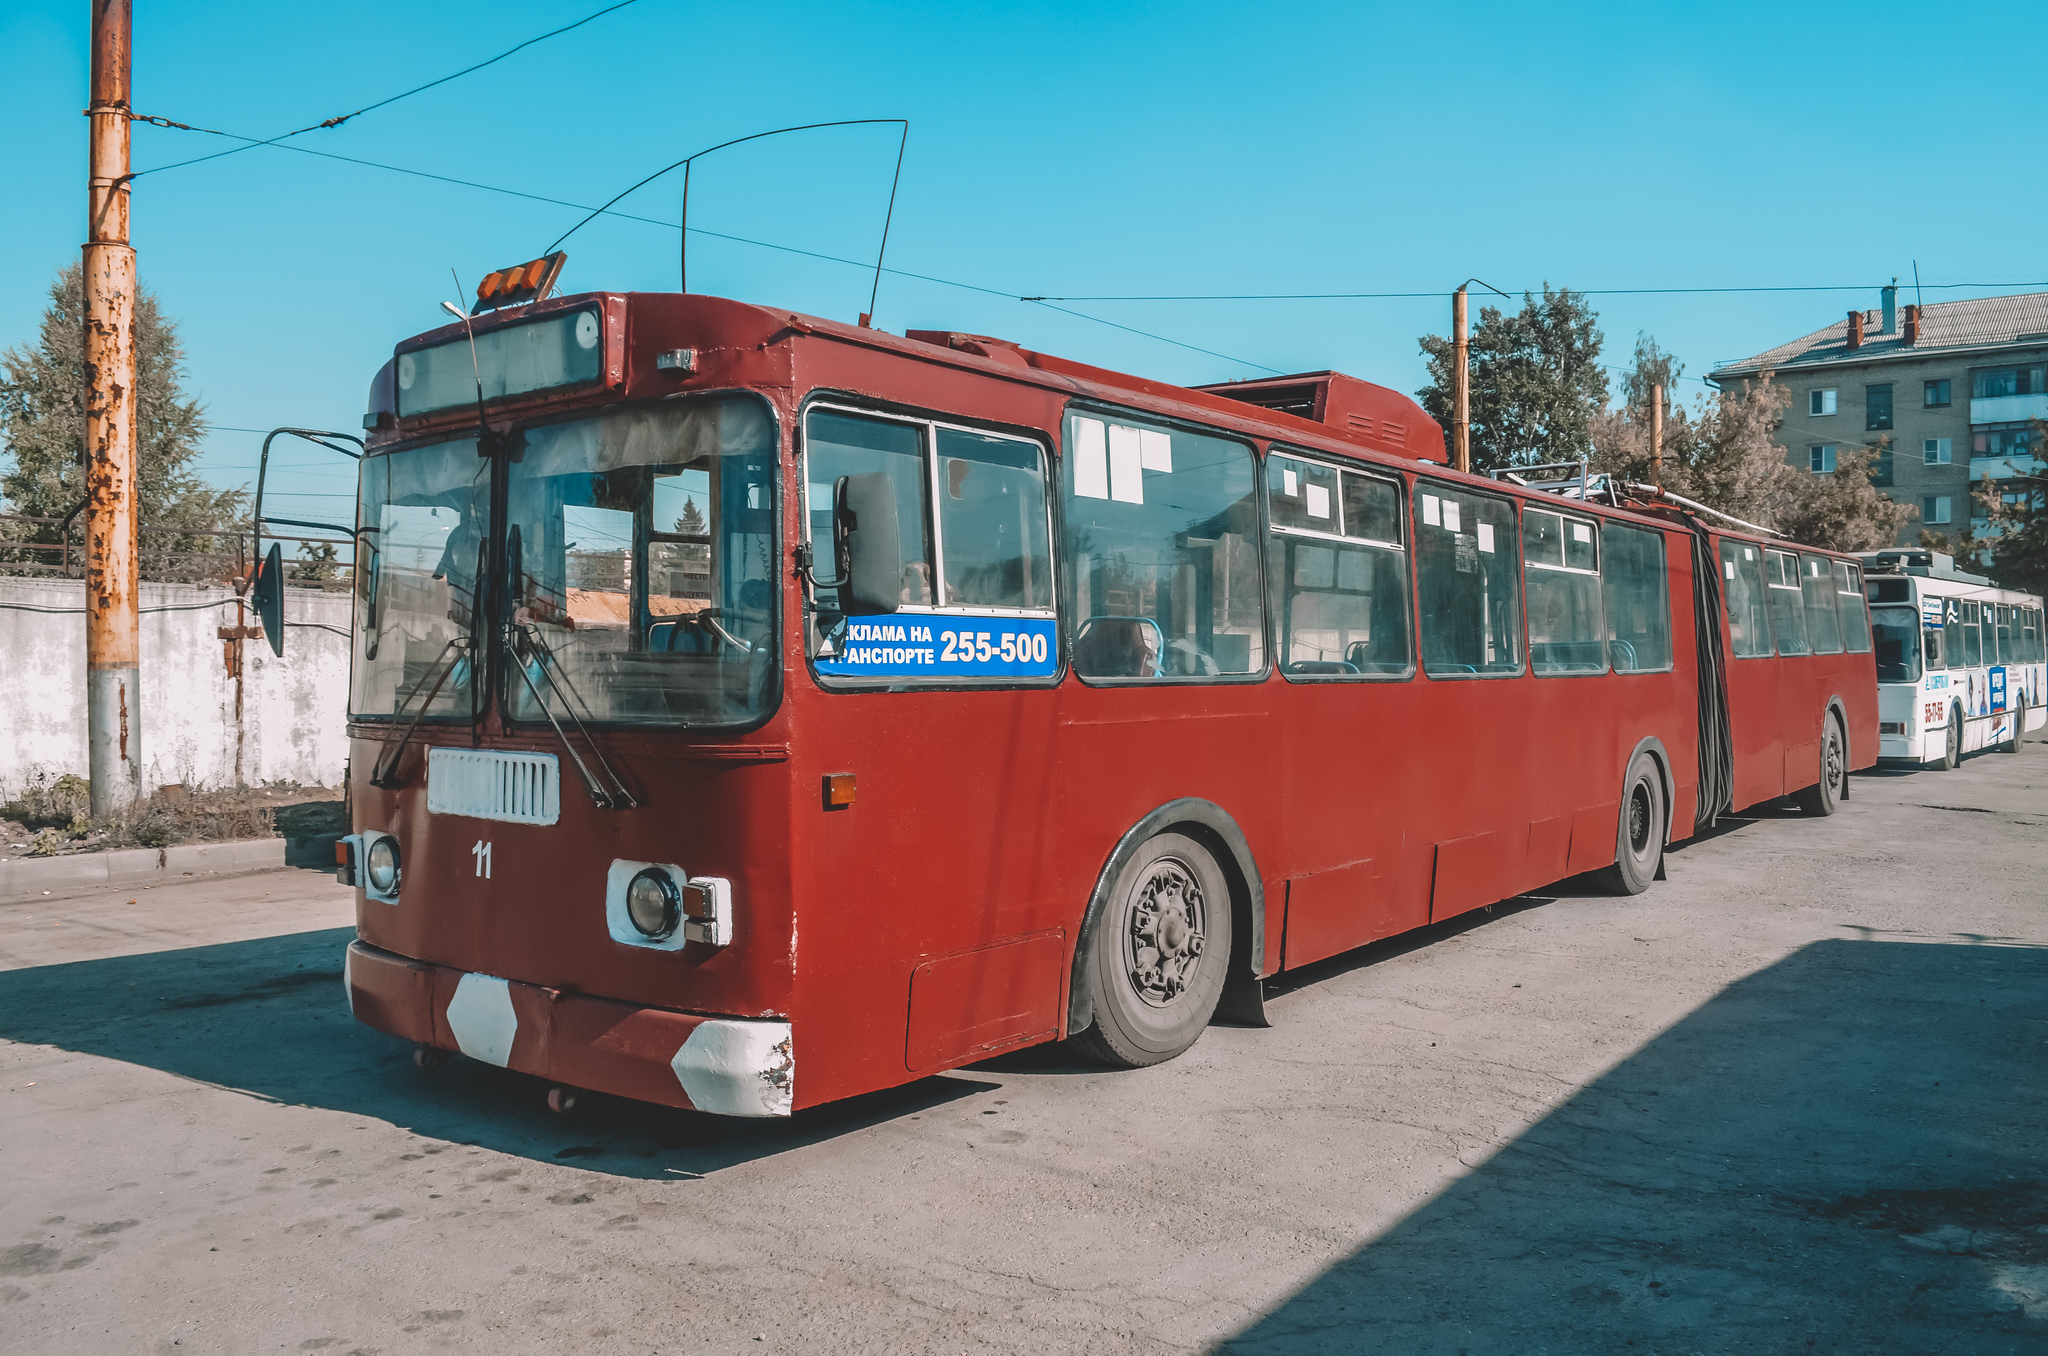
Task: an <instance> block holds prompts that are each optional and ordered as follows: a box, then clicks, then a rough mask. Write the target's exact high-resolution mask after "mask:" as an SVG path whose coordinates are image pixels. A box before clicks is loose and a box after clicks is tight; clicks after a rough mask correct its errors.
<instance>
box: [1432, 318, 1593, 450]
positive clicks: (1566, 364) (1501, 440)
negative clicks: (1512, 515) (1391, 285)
mask: <svg viewBox="0 0 2048 1356" xmlns="http://www.w3.org/2000/svg"><path fill="white" fill-rule="evenodd" d="M1599 319H1600V317H1599V316H1598V315H1597V314H1595V312H1594V311H1593V309H1592V307H1590V306H1588V305H1587V304H1586V299H1585V297H1584V296H1583V295H1581V294H1580V293H1577V292H1573V291H1570V290H1568V289H1560V290H1557V291H1552V290H1551V287H1550V285H1549V284H1548V283H1545V284H1544V286H1543V296H1542V297H1541V299H1538V298H1537V297H1536V295H1535V294H1534V293H1529V292H1524V293H1523V294H1522V309H1521V310H1520V311H1518V312H1516V313H1515V314H1513V315H1509V314H1508V313H1506V312H1505V311H1502V310H1501V309H1500V308H1498V307H1495V306H1484V307H1481V308H1480V311H1479V323H1478V324H1476V325H1474V326H1473V327H1472V359H1471V363H1472V469H1473V470H1475V471H1478V470H1490V469H1493V468H1496V467H1508V466H1527V465H1530V464H1532V463H1537V462H1546V461H1569V460H1572V459H1573V458H1576V457H1579V456H1582V455H1587V454H1590V453H1591V452H1592V450H1593V441H1592V421H1593V416H1594V415H1595V413H1597V412H1598V411H1600V410H1602V409H1604V408H1606V405H1607V395H1608V387H1607V371H1606V369H1605V368H1603V367H1602V366H1601V365H1600V345H1601V335H1600V325H1599ZM1419 342H1420V343H1421V345H1422V351H1423V354H1424V355H1425V356H1426V357H1427V358H1428V361H1429V381H1430V384H1429V385H1428V386H1426V387H1424V388H1423V389H1422V390H1420V391H1418V392H1416V398H1417V399H1419V400H1420V401H1421V402H1422V407H1423V408H1424V409H1426V410H1428V411H1429V413H1430V414H1431V415H1432V416H1433V417H1434V418H1435V419H1436V420H1437V421H1438V422H1439V423H1441V424H1443V425H1445V427H1446V428H1448V427H1449V425H1450V422H1451V410H1452V398H1451V392H1452V387H1451V379H1452V364H1453V359H1454V350H1453V347H1452V344H1451V341H1450V340H1449V339H1445V338H1443V337H1441V336H1438V335H1433V334H1430V335H1424V336H1423V337H1422V338H1421V340H1420V341H1419Z"/></svg>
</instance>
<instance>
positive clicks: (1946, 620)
mask: <svg viewBox="0 0 2048 1356" xmlns="http://www.w3.org/2000/svg"><path fill="white" fill-rule="evenodd" d="M1941 651H1942V653H1943V654H1944V655H1946V656H1947V658H1948V663H1949V666H1950V667H1951V668H1959V669H1960V668H1967V667H1969V665H1968V664H1967V663H1966V662H1965V661H1964V659H1963V656H1964V655H1965V654H1967V653H1968V652H1969V650H1968V647H1967V646H1965V645H1964V644H1963V602H1962V599H1960V598H1944V599H1942V600H1941Z"/></svg>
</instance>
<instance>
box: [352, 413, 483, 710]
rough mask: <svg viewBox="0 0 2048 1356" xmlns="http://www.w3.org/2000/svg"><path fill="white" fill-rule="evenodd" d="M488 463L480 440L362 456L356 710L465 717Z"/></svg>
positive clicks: (475, 632) (469, 696) (471, 669)
mask: <svg viewBox="0 0 2048 1356" xmlns="http://www.w3.org/2000/svg"><path fill="white" fill-rule="evenodd" d="M490 504H491V463H490V462H489V460H487V459H485V458H482V457H479V456H477V454H476V439H475V438H456V439H453V440H451V441H448V442H442V443H430V444H428V445H427V446H425V447H413V448H407V449H405V450H404V451H399V452H388V453H385V454H383V455H381V456H373V457H368V458H365V459H364V461H363V469H362V483H361V492H360V499H359V505H358V509H357V517H356V522H357V524H358V527H357V531H356V559H357V560H358V561H360V562H362V564H361V566H360V567H359V568H358V569H357V570H356V589H355V593H356V626H355V643H356V646H357V650H356V656H355V673H354V680H353V682H352V684H351V690H350V694H349V710H350V711H351V712H352V713H353V714H355V715H359V716H396V715H401V714H403V715H405V716H407V717H408V718H410V717H412V716H416V715H421V714H424V715H425V716H426V717H427V718H428V719H441V718H447V717H455V716H461V717H467V716H468V715H469V714H470V713H471V710H472V705H471V703H472V696H473V694H472V691H471V683H472V680H473V679H474V677H475V673H474V666H473V665H472V663H471V640H472V638H473V637H475V636H477V635H479V634H480V632H479V631H478V630H477V628H476V627H475V625H474V613H475V608H476V602H477V580H478V579H479V578H481V577H482V575H483V565H484V559H485V552H486V551H487V550H488V545H489V544H488V540H487V539H488V537H489V535H490V516H491V515H490Z"/></svg>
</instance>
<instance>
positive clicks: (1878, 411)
mask: <svg viewBox="0 0 2048 1356" xmlns="http://www.w3.org/2000/svg"><path fill="white" fill-rule="evenodd" d="M1897 290H1898V289H1896V288H1892V287H1887V288H1884V289H1882V291H1881V292H1880V304H1879V306H1878V308H1877V309H1876V310H1872V311H1851V312H1849V313H1848V315H1847V316H1846V317H1845V318H1844V319H1842V320H1838V321H1836V322H1835V323H1834V324H1832V325H1830V326H1828V327H1827V328H1826V329H1822V330H1816V331H1815V332H1814V333H1812V334H1809V335H1806V336H1805V337H1804V338H1800V339H1794V340H1792V341H1791V342H1790V343H1785V344H1780V345H1778V347H1776V348H1773V349H1769V350H1766V351H1765V352H1763V353H1759V354H1757V355H1756V356H1755V357H1752V358H1744V359H1742V360H1741V361H1740V362H1731V363H1722V364H1719V365H1717V366H1716V367H1715V368H1714V370H1713V371H1712V372H1710V373H1708V374H1707V380H1708V381H1709V382H1711V383H1712V384H1714V385H1715V386H1719V387H1722V388H1724V389H1730V388H1732V387H1735V386H1739V385H1740V384H1742V383H1746V382H1751V381H1755V380H1756V379H1757V378H1758V377H1759V376H1760V375H1761V374H1763V373H1765V372H1769V373H1771V374H1772V376H1773V378H1774V379H1775V380H1776V381H1777V382H1778V383H1779V384H1780V385H1782V386H1784V387H1785V388H1786V389H1787V390H1789V391H1790V392H1791V395H1792V404H1791V407H1790V408H1789V409H1787V410H1786V411H1785V415H1784V420H1783V423H1782V425H1781V426H1780V428H1779V431H1778V441H1779V442H1780V443H1782V444H1783V445H1784V448H1785V457H1786V460H1787V461H1788V462H1789V463H1790V464H1791V465H1793V466H1795V467H1797V468H1799V469H1800V470H1803V471H1806V472H1808V473H1809V474H1812V475H1833V474H1834V473H1835V463H1836V459H1837V457H1838V455H1839V454H1840V451H1841V449H1842V448H1844V447H1856V446H1869V447H1874V448H1879V449H1880V451H1879V456H1878V459H1877V461H1876V463H1875V464H1874V465H1873V467H1872V470H1871V481H1872V483H1873V484H1875V485H1877V486H1878V487H1879V488H1880V489H1881V490H1883V492H1884V493H1885V494H1886V495H1887V496H1888V497H1890V498H1892V499H1895V500H1898V501H1899V502H1901V503H1907V504H1911V505H1913V506H1914V507H1915V508H1917V509H1919V510H1920V517H1919V520H1918V521H1917V522H1908V523H1907V524H1906V525H1905V526H1904V527H1903V528H1902V529H1901V530H1900V532H1899V544H1900V545H1911V544H1913V543H1914V542H1915V541H1917V540H1918V537H1919V534H1920V532H1921V530H1922V529H1932V530H1934V531H1937V532H1950V533H1952V532H1954V531H1956V530H1957V528H1958V527H1959V526H1960V525H1961V524H1962V523H1963V522H1964V521H1967V520H1971V519H1973V518H1974V526H1975V530H1976V531H1978V532H1979V533H1982V532H1984V531H1985V530H1986V529H1987V524H1986V522H1985V520H1984V518H1983V513H1984V510H1983V508H1982V506H1981V505H1978V504H1977V502H1976V501H1975V500H1974V499H1973V497H1972V493H1971V491H1972V490H1973V488H1975V487H1977V486H1980V485H1981V484H1982V483H1983V481H1984V478H1985V477H1986V476H1989V477H1990V478H1991V479H1992V481H1994V482H1995V483H1996V485H1997V487H1998V489H1999V491H2000V493H2001V494H2002V495H2003V496H2004V497H2005V499H2006V500H2007V502H2018V501H2019V500H2020V498H2021V496H2025V497H2026V498H2028V499H2030V500H2031V501H2032V502H2034V503H2036V504H2039V503H2041V502H2042V495H2043V491H2044V489H2048V464H2044V462H2043V461H2042V457H2041V454H2042V452H2043V450H2044V449H2043V448H2042V447H2041V445H2040V443H2041V438H2040V432H2039V429H2038V427H2037V421H2040V420H2048V292H2030V293H2027V294H2025V295H2021V296H2009V297H1981V298H1978V299H1976V300H1973V301H1938V302H1933V303H1931V304H1928V305H1924V306H1916V305H1907V306H1904V307H1900V306H1899V305H1898V304H1897V296H1896V293H1897Z"/></svg>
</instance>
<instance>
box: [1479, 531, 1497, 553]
mask: <svg viewBox="0 0 2048 1356" xmlns="http://www.w3.org/2000/svg"><path fill="white" fill-rule="evenodd" d="M1477 530H1478V532H1479V549H1480V550H1482V551H1484V552H1486V553H1487V554H1488V555H1492V554H1493V524H1492V523H1480V524H1478V528H1477Z"/></svg>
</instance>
